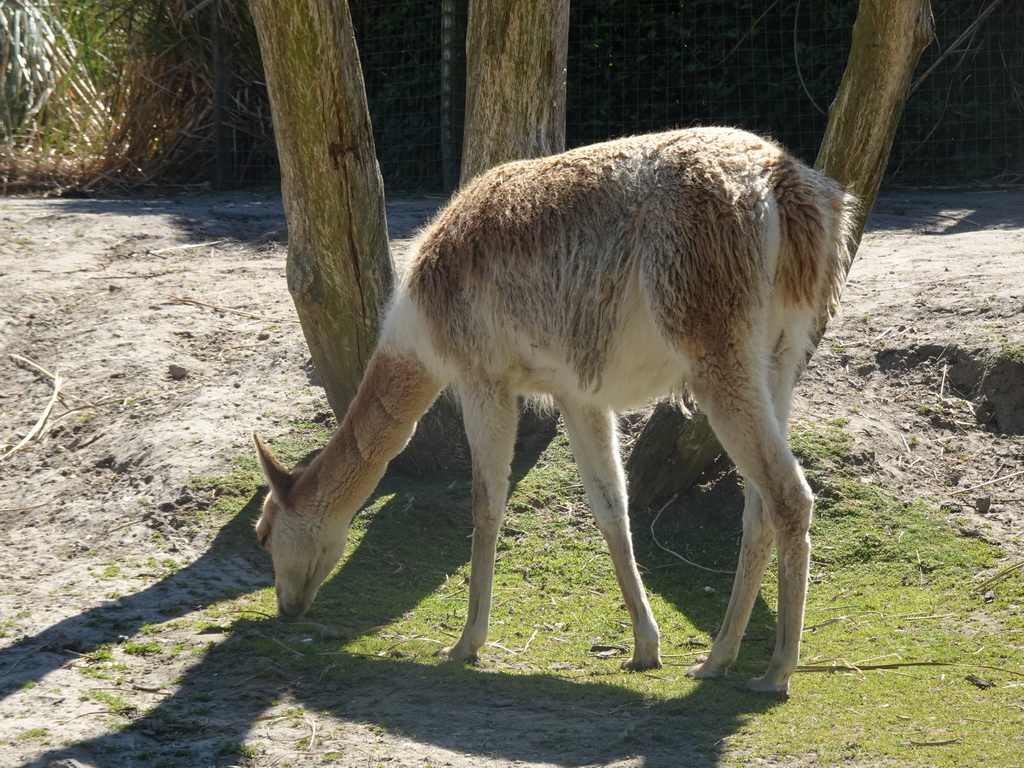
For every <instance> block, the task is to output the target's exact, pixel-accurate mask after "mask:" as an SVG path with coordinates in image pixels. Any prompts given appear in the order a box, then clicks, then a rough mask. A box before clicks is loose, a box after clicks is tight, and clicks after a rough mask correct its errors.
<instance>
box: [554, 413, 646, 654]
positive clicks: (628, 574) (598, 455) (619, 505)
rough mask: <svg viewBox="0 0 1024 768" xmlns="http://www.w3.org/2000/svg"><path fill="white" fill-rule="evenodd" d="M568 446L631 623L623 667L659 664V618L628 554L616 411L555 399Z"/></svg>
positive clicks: (632, 558) (623, 486)
mask: <svg viewBox="0 0 1024 768" xmlns="http://www.w3.org/2000/svg"><path fill="white" fill-rule="evenodd" d="M560 405H561V410H562V416H563V418H564V420H565V429H566V432H567V433H568V435H569V445H570V446H571V447H572V452H573V456H574V457H575V458H576V464H577V465H578V466H579V471H580V477H581V478H582V480H583V487H584V488H586V491H587V498H588V499H589V500H590V508H591V510H592V511H593V513H594V519H595V520H596V521H597V527H598V528H599V529H600V530H601V533H602V534H603V535H604V539H605V541H606V542H607V543H608V549H609V551H610V552H611V556H612V562H613V563H614V565H615V577H616V579H617V580H618V582H619V589H620V590H621V591H622V598H623V600H624V601H625V603H626V608H627V610H628V611H629V618H630V620H631V621H632V622H633V656H632V658H630V659H629V660H627V661H625V662H623V664H622V666H623V668H624V669H629V670H633V671H639V670H644V669H658V668H659V667H660V666H661V655H660V652H659V637H658V623H657V622H656V621H655V619H654V614H653V613H652V612H651V606H650V603H648V601H647V593H646V592H645V591H644V585H643V582H642V581H641V579H640V571H639V570H638V569H637V566H636V559H635V558H634V556H633V542H632V539H631V537H630V533H629V517H628V513H627V506H626V478H625V474H624V473H623V471H622V462H621V461H620V460H619V451H618V440H617V437H616V430H615V421H614V419H615V415H614V414H613V413H612V412H611V411H608V410H601V409H596V408H587V407H582V406H577V405H574V404H564V403H560Z"/></svg>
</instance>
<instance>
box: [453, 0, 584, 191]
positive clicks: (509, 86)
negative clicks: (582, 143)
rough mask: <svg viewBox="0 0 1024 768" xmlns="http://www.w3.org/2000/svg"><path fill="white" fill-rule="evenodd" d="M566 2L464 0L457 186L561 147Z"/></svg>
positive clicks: (567, 48)
mask: <svg viewBox="0 0 1024 768" xmlns="http://www.w3.org/2000/svg"><path fill="white" fill-rule="evenodd" d="M568 50H569V0H470V4H469V29H468V31H467V34H466V131H465V140H464V143H463V149H462V183H463V184H465V183H466V182H467V181H468V180H469V179H471V178H473V177H474V176H476V175H478V174H480V173H483V172H484V171H486V170H487V169H488V168H491V167H493V166H495V165H498V164H499V163H503V162H505V161H507V160H518V159H520V158H526V157H542V156H544V155H552V154H555V153H557V152H561V151H563V150H564V149H565V79H566V74H565V73H566V61H567V57H568Z"/></svg>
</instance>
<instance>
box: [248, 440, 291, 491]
mask: <svg viewBox="0 0 1024 768" xmlns="http://www.w3.org/2000/svg"><path fill="white" fill-rule="evenodd" d="M252 439H253V441H254V442H255V443H256V454H257V455H258V456H259V457H260V466H261V467H263V476H264V477H265V478H267V483H268V484H269V485H270V492H271V493H272V494H274V496H275V498H276V499H277V500H278V501H283V500H284V499H285V497H286V496H287V495H288V491H290V490H291V488H292V483H293V482H295V479H294V478H293V477H292V475H291V473H290V472H289V471H288V469H287V468H286V467H285V465H284V464H282V463H281V460H280V459H278V458H277V456H275V455H274V454H273V453H271V452H270V449H269V448H268V447H267V444H266V443H264V442H263V440H261V439H260V436H259V435H257V434H256V433H255V432H253V433H252Z"/></svg>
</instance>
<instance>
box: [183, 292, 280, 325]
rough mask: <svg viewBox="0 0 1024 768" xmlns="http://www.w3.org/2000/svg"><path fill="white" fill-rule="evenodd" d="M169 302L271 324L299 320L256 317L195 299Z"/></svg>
mask: <svg viewBox="0 0 1024 768" xmlns="http://www.w3.org/2000/svg"><path fill="white" fill-rule="evenodd" d="M167 298H168V300H169V301H170V302H171V303H172V304H191V305H193V306H196V307H203V308H204V309H212V310H214V311H215V312H227V313H229V314H232V315H241V316H242V317H252V318H255V319H256V320H266V321H267V322H270V323H297V322H299V321H298V320H292V319H291V318H287V317H268V316H267V315H256V314H253V313H252V312H243V311H242V310H241V309H229V308H228V307H218V306H216V305H215V304H207V303H206V302H204V301H196V300H195V299H183V298H181V297H180V296H168V297H167Z"/></svg>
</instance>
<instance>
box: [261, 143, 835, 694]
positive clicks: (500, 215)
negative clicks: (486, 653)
mask: <svg viewBox="0 0 1024 768" xmlns="http://www.w3.org/2000/svg"><path fill="white" fill-rule="evenodd" d="M852 210H853V201H852V199H851V198H850V197H849V196H847V195H846V194H844V192H843V190H842V189H841V188H840V187H839V185H837V184H836V183H834V182H833V181H830V180H829V179H827V178H826V177H824V176H823V175H822V174H820V173H818V172H816V171H814V170H812V169H810V168H808V167H807V166H806V165H804V164H802V163H801V162H799V161H798V160H796V159H794V158H793V157H792V156H790V155H789V154H787V153H786V152H785V151H784V150H783V149H781V148H780V147H779V146H777V145H776V144H774V143H772V142H770V141H766V140H764V139H761V138H759V137H757V136H753V135H751V134H749V133H745V132H742V131H738V130H728V129H721V128H697V129H690V130H680V131H673V132H669V133H656V134H650V135H644V136H634V137H630V138H624V139H619V140H617V141H610V142H607V143H602V144H595V145H593V146H588V147H581V148H579V149H575V150H572V151H570V152H565V153H564V154H560V155H555V156H552V157H545V158H541V159H538V160H524V161H519V162H512V163H507V164H505V165H501V166H499V167H497V168H494V169H492V170H490V171H488V172H487V173H484V174H483V175H481V176H479V177H478V178H477V179H475V180H474V181H472V182H471V183H469V184H467V185H466V187H465V188H464V189H462V190H461V191H460V192H459V193H458V194H457V195H456V196H455V197H454V199H453V200H452V201H451V203H450V204H449V205H448V206H447V207H446V208H444V209H443V210H442V211H441V212H440V213H439V214H438V216H437V217H436V218H435V219H434V221H433V222H432V223H431V224H430V225H429V226H427V227H426V229H425V230H424V231H423V232H422V233H421V234H420V235H419V237H418V238H417V240H416V243H415V245H414V248H415V250H414V252H413V257H412V261H411V263H410V266H409V268H408V269H407V271H406V273H405V275H404V276H403V278H402V280H401V282H400V284H399V286H398V288H397V289H396V291H395V295H394V297H393V299H392V301H391V304H390V307H389V308H388V311H387V315H386V318H385V321H384V323H383V330H382V332H381V337H380V341H379V343H378V345H377V349H376V351H375V352H374V354H373V356H372V358H371V360H370V362H369V365H368V367H367V370H366V374H365V377H364V378H363V381H362V384H361V386H360V388H359V391H358V394H357V395H356V397H355V399H354V400H353V401H352V404H351V405H350V407H349V409H348V413H347V414H346V416H345V418H344V420H343V422H342V424H341V426H340V428H339V429H338V431H337V433H336V434H335V435H334V436H333V437H332V438H331V440H330V442H329V443H328V444H327V447H326V448H325V449H324V450H323V452H322V453H321V454H319V455H318V456H317V457H316V458H315V459H314V460H313V461H312V463H311V464H310V465H309V466H308V467H306V468H299V469H296V470H294V471H292V472H289V471H288V470H287V469H286V468H285V467H284V466H283V465H282V464H281V462H280V461H279V460H278V459H277V458H275V457H274V455H273V454H272V453H271V452H270V451H269V450H268V449H267V447H266V445H265V444H264V443H263V442H262V441H261V440H260V439H259V438H258V437H257V438H256V446H257V449H258V453H259V458H260V461H261V463H262V466H263V470H264V473H265V474H266V478H267V480H268V482H269V485H270V493H269V495H268V497H267V500H266V502H265V504H264V507H263V514H262V517H261V518H260V520H259V522H258V523H257V525H256V532H257V535H258V536H259V539H260V541H261V542H262V543H263V546H265V547H266V548H267V549H268V550H269V551H270V553H271V555H272V558H273V561H274V570H275V574H276V588H277V601H278V606H279V610H280V612H281V613H282V614H285V615H287V616H298V615H300V614H302V613H303V612H304V611H305V610H306V609H307V608H308V607H309V605H310V603H311V602H312V601H313V598H314V596H315V595H316V592H317V589H318V588H319V586H320V584H321V582H322V581H323V580H324V579H325V578H326V577H327V575H328V574H329V573H330V572H331V569H332V568H333V567H334V565H335V564H336V563H337V562H338V560H339V559H340V558H341V555H342V552H343V550H344V548H345V538H346V534H347V531H348V527H349V523H350V522H351V521H352V518H353V516H354V515H355V513H356V511H357V510H358V509H359V508H360V506H362V504H363V503H364V502H365V501H366V499H367V498H368V496H369V495H370V494H371V493H372V492H373V489H374V487H375V486H376V484H377V482H378V481H379V479H380V477H381V476H382V474H383V473H384V470H385V468H386V466H387V464H388V462H389V461H390V460H391V459H392V458H393V457H394V456H395V455H396V454H397V453H398V452H399V451H401V450H402V448H403V447H404V446H405V445H406V443H407V442H408V440H409V438H410V436H411V435H412V433H413V430H414V429H415V427H416V422H417V420H418V419H419V418H420V417H421V416H422V415H423V414H424V413H425V412H426V410H427V409H428V408H429V407H430V405H431V403H433V401H434V399H435V398H436V397H437V396H438V394H439V393H440V392H441V391H442V390H443V389H444V388H446V387H452V388H453V389H454V390H455V392H456V393H457V395H458V397H459V399H460V400H461V404H462V413H463V417H464V420H465V425H466V434H467V437H468V439H469V445H470V448H471V454H472V463H473V548H472V571H471V576H470V585H469V605H468V611H467V618H466V626H465V629H464V630H463V632H462V635H461V637H460V638H459V640H458V642H456V643H455V644H454V645H453V646H451V647H450V648H446V649H444V650H443V651H442V652H441V654H442V655H444V656H447V657H449V658H451V659H456V660H459V661H463V662H473V661H475V660H476V659H477V654H478V652H479V650H480V647H481V646H482V645H483V644H484V641H485V639H486V638H487V630H488V621H489V614H490V607H491V594H492V584H493V576H494V556H495V544H496V540H497V536H498V529H499V527H500V525H501V521H502V516H503V514H504V510H505V504H506V500H507V495H508V478H509V471H510V464H511V460H512V452H513V443H514V439H515V434H516V424H517V418H518V406H517V398H519V397H520V396H527V397H530V396H543V397H545V398H548V399H551V400H553V401H554V403H555V404H556V405H557V406H558V408H559V409H560V411H561V413H562V416H563V419H564V422H565V430H566V432H567V433H568V437H569V442H570V445H571V447H572V451H573V455H574V456H575V459H576V462H577V464H578V465H579V471H580V475H581V477H582V480H583V484H584V487H585V488H586V492H587V497H588V499H589V501H590V506H591V508H592V510H593V514H594V518H595V519H596V521H597V525H598V527H599V528H600V530H601V533H602V534H603V535H604V538H605V540H606V542H607V544H608V548H609V550H610V551H611V556H612V560H613V562H614V565H615V574H616V577H617V578H618V582H619V587H620V588H621V590H622V596H623V598H624V600H625V603H626V607H627V608H628V610H629V615H630V619H631V620H632V625H633V639H634V647H633V655H632V658H630V659H629V660H628V661H627V662H625V664H624V666H625V667H626V668H627V669H633V670H643V669H652V668H657V667H659V666H661V659H660V655H659V637H658V625H657V622H656V621H655V619H654V616H653V615H652V613H651V608H650V605H649V603H648V600H647V597H646V594H645V591H644V586H643V584H642V583H641V580H640V574H639V572H638V570H637V565H636V561H635V559H634V556H633V548H632V542H631V540H630V531H629V520H628V515H627V499H626V484H625V478H624V474H623V470H622V464H621V461H620V457H619V446H618V439H617V434H616V417H615V411H617V410H620V409H623V408H626V407H628V406H633V405H636V404H639V403H642V402H645V401H649V400H651V399H654V398H658V397H664V396H671V397H676V398H680V399H682V398H683V397H684V396H687V397H688V398H691V399H692V401H694V402H695V403H696V404H697V405H698V406H699V407H700V408H701V409H703V411H704V412H705V413H706V414H707V417H708V419H709V420H710V423H711V425H712V427H713V428H714V430H715V434H716V435H717V436H718V438H719V440H720V441H721V444H722V446H723V447H724V448H725V449H726V451H727V452H728V453H729V456H730V457H731V458H732V460H733V461H734V462H735V464H736V467H737V468H738V469H739V471H740V472H741V473H742V475H743V478H744V481H745V483H744V493H745V502H744V509H743V541H742V546H741V550H740V557H739V566H738V569H737V571H736V578H735V583H734V586H733V591H732V595H731V598H730V600H729V607H728V609H727V610H726V613H725V619H724V620H723V622H722V627H721V630H720V631H719V633H718V636H717V638H716V639H715V641H714V643H713V645H712V647H711V650H710V652H709V654H708V657H707V660H705V661H703V662H702V663H698V664H695V665H694V666H692V667H690V669H689V670H688V674H689V675H691V676H693V677H698V678H708V677H719V676H723V675H725V673H726V671H727V670H728V668H729V665H730V664H732V662H733V661H734V660H735V659H736V655H737V652H738V649H739V645H740V640H741V638H742V636H743V633H744V630H745V628H746V625H747V621H748V619H749V617H750V612H751V608H752V606H753V604H754V600H755V598H756V596H757V593H758V590H759V588H760V584H761V580H762V578H763V576H764V571H765V567H766V565H767V563H768V560H769V556H770V554H771V550H772V545H773V544H774V545H775V546H776V547H777V548H778V579H779V590H778V595H779V597H778V628H777V639H776V644H775V651H774V655H773V656H772V659H771V662H770V663H769V665H768V670H767V672H766V673H765V675H764V676H763V677H760V678H756V679H754V680H751V681H749V682H748V683H747V685H748V687H749V688H751V689H753V690H763V691H786V690H787V689H788V686H789V679H790V676H791V675H792V673H793V671H794V669H795V668H796V666H797V661H798V658H799V649H800V633H801V629H802V625H803V617H804V602H805V597H806V593H807V577H808V564H809V558H810V540H809V537H808V528H809V526H810V522H811V502H812V497H811V491H810V488H809V487H808V485H807V482H806V481H805V480H804V476H803V473H802V472H801V470H800V467H799V466H798V464H797V462H796V460H795V459H794V457H793V454H792V453H791V452H790V450H789V447H788V446H787V443H786V435H787V431H788V426H787V425H788V419H789V409H790V404H791V399H792V391H793V387H794V384H795V382H796V379H797V376H798V375H799V372H800V370H801V369H802V366H803V365H804V363H805V360H806V357H807V355H808V353H809V351H810V350H811V347H812V343H811V336H812V334H813V332H814V329H815V328H816V327H817V325H818V324H819V323H820V322H822V321H823V320H824V319H825V318H827V317H830V316H831V314H832V313H833V312H834V311H835V309H836V306H837V302H838V299H839V294H840V290H841V287H842V282H843V279H844V276H845V274H846V270H847V268H848V266H849V261H850V259H851V252H852V246H851V240H852V236H851V211H852Z"/></svg>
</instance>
